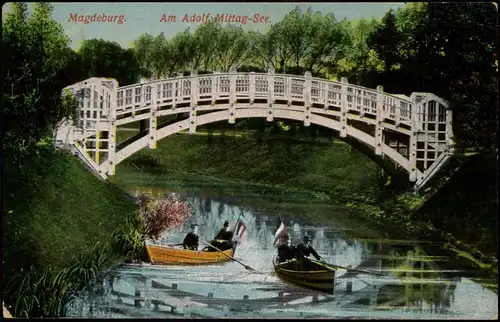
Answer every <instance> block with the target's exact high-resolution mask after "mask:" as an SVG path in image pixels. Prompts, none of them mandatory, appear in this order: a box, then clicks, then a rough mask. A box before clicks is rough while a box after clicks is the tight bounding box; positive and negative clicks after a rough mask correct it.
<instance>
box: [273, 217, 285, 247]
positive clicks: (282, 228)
mask: <svg viewBox="0 0 500 322" xmlns="http://www.w3.org/2000/svg"><path fill="white" fill-rule="evenodd" d="M278 219H279V221H280V222H281V223H280V224H279V226H278V229H277V230H276V233H274V243H273V245H275V246H279V245H281V237H283V236H284V235H285V234H286V233H287V232H286V226H285V223H284V222H283V221H282V220H281V218H278ZM278 241H279V243H278V244H276V242H278Z"/></svg>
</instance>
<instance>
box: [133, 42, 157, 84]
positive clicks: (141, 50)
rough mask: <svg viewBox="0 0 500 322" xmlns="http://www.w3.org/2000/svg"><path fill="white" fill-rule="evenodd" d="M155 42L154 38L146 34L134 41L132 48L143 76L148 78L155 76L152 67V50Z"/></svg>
mask: <svg viewBox="0 0 500 322" xmlns="http://www.w3.org/2000/svg"><path fill="white" fill-rule="evenodd" d="M153 41H154V37H153V36H151V35H150V34H147V33H146V34H143V35H140V36H139V38H138V39H137V40H135V41H134V43H133V46H132V48H133V51H134V55H135V57H136V59H137V63H138V65H139V68H140V70H141V76H143V77H146V78H150V77H151V76H153V73H152V67H151V63H152V59H151V50H152V47H153Z"/></svg>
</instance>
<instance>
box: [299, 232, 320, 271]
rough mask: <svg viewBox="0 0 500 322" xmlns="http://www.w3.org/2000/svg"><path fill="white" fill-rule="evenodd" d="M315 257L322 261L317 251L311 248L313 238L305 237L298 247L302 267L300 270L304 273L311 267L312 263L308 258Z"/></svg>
mask: <svg viewBox="0 0 500 322" xmlns="http://www.w3.org/2000/svg"><path fill="white" fill-rule="evenodd" d="M311 255H313V256H314V257H315V258H316V259H317V260H319V261H320V260H321V256H319V255H318V253H317V252H316V250H315V249H314V248H313V247H312V246H311V236H309V235H307V234H306V235H304V238H303V241H302V243H300V244H298V245H297V260H298V262H299V265H300V270H301V271H304V270H307V269H309V268H310V267H311V264H312V263H311V261H310V260H309V258H307V256H311Z"/></svg>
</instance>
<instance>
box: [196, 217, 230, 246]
mask: <svg viewBox="0 0 500 322" xmlns="http://www.w3.org/2000/svg"><path fill="white" fill-rule="evenodd" d="M228 227H229V221H227V220H226V221H225V222H224V225H223V226H222V228H221V229H220V230H219V232H218V233H217V235H216V236H215V238H214V240H212V241H211V242H210V245H212V246H214V247H216V248H218V249H219V250H222V251H224V250H228V249H231V248H233V247H234V245H233V242H232V239H233V232H232V231H228V230H227V228H228ZM203 250H204V251H209V252H216V251H217V250H215V249H214V248H212V247H208V246H207V247H205V248H204V249H203Z"/></svg>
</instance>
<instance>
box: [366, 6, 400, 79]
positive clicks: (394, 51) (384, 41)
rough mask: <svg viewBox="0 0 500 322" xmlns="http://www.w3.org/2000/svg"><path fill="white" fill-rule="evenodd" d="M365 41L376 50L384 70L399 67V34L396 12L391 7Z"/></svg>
mask: <svg viewBox="0 0 500 322" xmlns="http://www.w3.org/2000/svg"><path fill="white" fill-rule="evenodd" d="M367 43H368V46H369V47H370V48H371V49H373V50H375V51H376V52H377V54H378V57H379V58H380V59H381V60H382V62H383V63H384V67H385V70H386V71H390V70H392V69H398V68H399V67H400V66H399V62H400V60H401V55H400V49H399V48H400V46H401V34H400V32H399V31H398V29H397V26H396V14H395V13H394V11H393V10H392V9H391V10H389V12H387V13H386V14H385V16H384V18H383V19H382V24H381V25H380V26H379V27H378V28H377V29H376V30H375V32H374V33H372V34H371V35H370V36H369V38H368V41H367Z"/></svg>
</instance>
